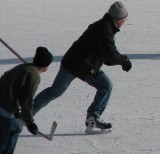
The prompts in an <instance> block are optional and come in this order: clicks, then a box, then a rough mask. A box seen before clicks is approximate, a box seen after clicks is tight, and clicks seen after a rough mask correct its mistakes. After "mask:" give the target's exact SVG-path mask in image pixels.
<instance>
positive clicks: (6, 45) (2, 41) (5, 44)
mask: <svg viewBox="0 0 160 154" xmlns="http://www.w3.org/2000/svg"><path fill="white" fill-rule="evenodd" d="M0 42H1V43H2V44H3V45H4V46H5V47H6V48H7V49H9V50H10V51H11V52H12V53H13V54H14V55H16V56H17V57H18V58H19V59H20V60H21V61H22V62H24V63H26V61H25V60H24V59H23V58H22V57H21V56H20V55H19V54H18V53H17V52H15V51H14V50H13V49H12V48H11V47H10V46H9V45H8V44H7V43H6V42H5V41H4V40H2V39H1V38H0Z"/></svg>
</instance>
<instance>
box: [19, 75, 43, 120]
mask: <svg viewBox="0 0 160 154" xmlns="http://www.w3.org/2000/svg"><path fill="white" fill-rule="evenodd" d="M39 82H40V81H39V79H35V78H34V77H32V75H31V74H30V73H29V74H28V75H27V76H26V79H25V83H24V86H23V88H22V89H21V92H20V94H19V97H18V102H19V104H20V106H21V112H22V119H23V121H25V122H33V121H34V120H33V116H32V109H33V97H34V95H35V92H36V90H37V88H38V85H39Z"/></svg>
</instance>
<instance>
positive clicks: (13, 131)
mask: <svg viewBox="0 0 160 154" xmlns="http://www.w3.org/2000/svg"><path fill="white" fill-rule="evenodd" d="M10 121H11V127H10V130H9V131H10V133H9V138H8V144H7V148H6V149H5V150H4V151H3V152H2V154H13V153H14V150H15V147H16V144H17V140H18V137H19V134H20V133H21V131H22V126H21V124H20V123H19V122H18V120H17V119H16V118H15V117H13V118H12V119H10Z"/></svg>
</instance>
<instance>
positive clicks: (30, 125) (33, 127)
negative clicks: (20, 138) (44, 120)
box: [26, 122, 38, 135]
mask: <svg viewBox="0 0 160 154" xmlns="http://www.w3.org/2000/svg"><path fill="white" fill-rule="evenodd" d="M26 126H27V129H28V131H29V132H31V133H32V134H33V135H37V134H38V127H37V125H36V124H35V123H34V122H30V123H26Z"/></svg>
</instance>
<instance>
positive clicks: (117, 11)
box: [108, 1, 128, 19]
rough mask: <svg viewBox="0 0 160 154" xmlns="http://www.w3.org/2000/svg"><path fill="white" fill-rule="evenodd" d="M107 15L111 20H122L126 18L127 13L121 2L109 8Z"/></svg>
mask: <svg viewBox="0 0 160 154" xmlns="http://www.w3.org/2000/svg"><path fill="white" fill-rule="evenodd" d="M108 14H109V15H110V16H111V17H112V18H113V19H123V18H126V17H127V16H128V11H127V9H126V8H125V6H124V4H123V3H122V2H120V1H117V2H115V3H113V4H112V5H111V6H110V8H109V10H108Z"/></svg>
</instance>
